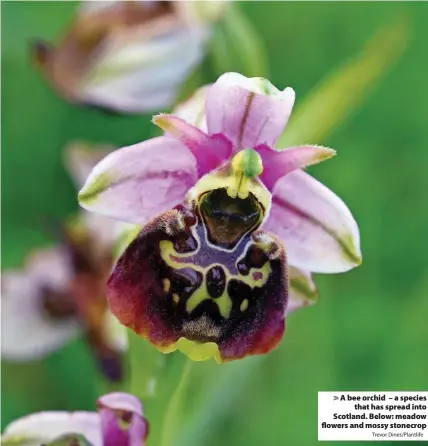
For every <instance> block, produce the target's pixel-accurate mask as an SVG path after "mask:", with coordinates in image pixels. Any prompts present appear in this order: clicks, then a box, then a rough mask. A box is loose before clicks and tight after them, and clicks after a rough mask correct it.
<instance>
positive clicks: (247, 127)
mask: <svg viewBox="0 0 428 446" xmlns="http://www.w3.org/2000/svg"><path fill="white" fill-rule="evenodd" d="M206 98H207V99H206V106H205V109H206V115H207V126H208V132H209V134H211V135H212V134H215V133H222V134H224V135H225V136H227V138H229V139H230V140H231V141H232V142H233V144H234V146H235V149H236V150H240V149H245V148H253V147H255V146H256V145H258V144H267V145H269V146H271V147H274V146H275V143H276V141H277V139H278V138H279V136H280V135H281V134H282V132H283V130H284V127H285V125H286V124H287V121H288V118H289V116H290V114H291V110H292V108H293V104H294V98H295V94H294V91H293V89H292V88H286V89H285V90H284V91H279V90H278V89H277V88H275V87H274V86H273V85H272V84H271V83H270V82H269V81H268V80H266V79H263V78H246V77H245V76H242V75H240V74H238V73H226V74H224V75H223V76H221V77H220V78H219V79H218V80H217V82H216V83H215V84H214V85H213V86H212V87H211V88H210V89H209V90H208V91H207V96H206Z"/></svg>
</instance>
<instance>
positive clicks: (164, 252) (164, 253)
mask: <svg viewBox="0 0 428 446" xmlns="http://www.w3.org/2000/svg"><path fill="white" fill-rule="evenodd" d="M159 249H160V254H161V258H162V260H163V261H164V262H165V263H166V264H167V265H168V266H170V267H171V268H174V269H181V268H192V269H193V270H195V271H198V272H199V273H201V274H202V283H201V286H200V287H199V288H198V289H197V290H196V291H195V292H194V293H193V294H192V295H191V296H190V297H189V299H188V300H187V302H186V311H187V312H188V313H191V312H192V311H193V310H195V309H196V307H197V306H198V305H199V304H201V303H202V302H204V301H205V300H212V301H213V302H215V303H216V305H217V306H218V309H219V312H220V314H221V315H222V316H223V317H224V318H225V319H228V318H229V316H230V312H231V310H232V299H231V298H230V296H229V294H228V293H227V285H228V283H229V281H230V280H232V279H235V280H239V281H241V282H243V283H245V284H246V285H248V286H250V287H251V288H255V287H262V286H263V285H264V284H265V283H266V282H267V280H268V278H269V276H270V273H271V266H270V262H266V263H265V264H264V265H263V266H262V267H261V268H251V269H250V271H249V274H248V275H247V276H244V275H233V274H230V272H229V271H228V269H227V268H226V267H225V266H224V265H220V264H219V265H220V266H221V267H222V268H224V269H225V270H226V277H227V282H226V286H225V289H224V292H223V294H222V295H221V296H220V297H218V298H212V297H211V296H210V295H209V293H208V290H207V286H206V273H207V272H208V270H209V269H210V268H212V267H213V266H214V265H215V264H212V265H209V266H207V267H206V268H203V267H201V266H199V265H194V264H193V263H188V262H183V263H181V262H179V261H177V260H176V259H177V258H179V259H182V258H183V259H185V257H186V256H182V255H181V254H179V253H177V252H176V251H175V249H174V245H173V243H172V242H171V241H170V240H161V241H160V242H159ZM163 286H164V291H165V292H168V291H169V289H170V286H171V282H170V281H169V279H164V280H163ZM167 288H168V291H167ZM172 298H173V302H174V303H175V304H178V302H179V300H180V296H179V295H178V294H176V293H174V294H173V296H172ZM245 301H247V304H244V302H245ZM242 306H244V309H242ZM247 307H248V300H247V299H245V300H244V301H243V303H242V304H241V311H245V310H246V309H247Z"/></svg>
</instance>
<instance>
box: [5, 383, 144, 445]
mask: <svg viewBox="0 0 428 446" xmlns="http://www.w3.org/2000/svg"><path fill="white" fill-rule="evenodd" d="M97 409H98V413H96V412H83V411H81V412H40V413H35V414H32V415H28V416H26V417H23V418H20V419H18V420H15V421H13V422H12V423H10V424H9V425H8V426H7V427H6V429H5V431H4V434H3V435H2V437H1V442H2V445H4V446H8V445H9V446H40V445H41V444H43V445H46V446H137V445H139V446H144V444H145V440H146V438H147V435H148V433H149V424H148V422H147V420H146V419H145V418H144V413H143V406H142V404H141V402H140V401H139V400H138V398H136V397H135V396H133V395H130V394H127V393H119V392H116V393H109V394H107V395H103V396H102V397H101V398H99V399H98V400H97Z"/></svg>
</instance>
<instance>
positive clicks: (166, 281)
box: [162, 279, 171, 293]
mask: <svg viewBox="0 0 428 446" xmlns="http://www.w3.org/2000/svg"><path fill="white" fill-rule="evenodd" d="M162 284H163V290H164V291H165V293H168V291H169V290H170V288H171V281H170V280H169V279H163V280H162Z"/></svg>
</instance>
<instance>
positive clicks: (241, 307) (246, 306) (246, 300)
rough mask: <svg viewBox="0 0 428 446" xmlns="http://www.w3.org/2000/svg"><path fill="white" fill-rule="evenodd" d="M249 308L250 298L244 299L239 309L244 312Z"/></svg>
mask: <svg viewBox="0 0 428 446" xmlns="http://www.w3.org/2000/svg"><path fill="white" fill-rule="evenodd" d="M247 308H248V299H244V300H243V301H242V302H241V305H240V307H239V309H240V310H241V311H242V312H244V311H245V310H246V309H247Z"/></svg>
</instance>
